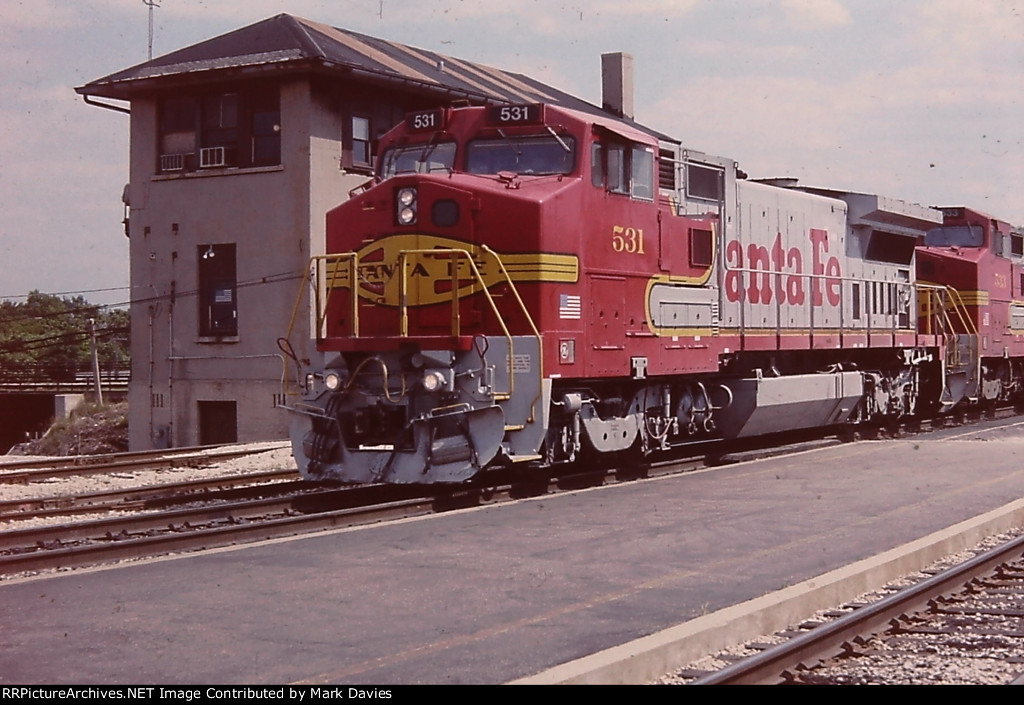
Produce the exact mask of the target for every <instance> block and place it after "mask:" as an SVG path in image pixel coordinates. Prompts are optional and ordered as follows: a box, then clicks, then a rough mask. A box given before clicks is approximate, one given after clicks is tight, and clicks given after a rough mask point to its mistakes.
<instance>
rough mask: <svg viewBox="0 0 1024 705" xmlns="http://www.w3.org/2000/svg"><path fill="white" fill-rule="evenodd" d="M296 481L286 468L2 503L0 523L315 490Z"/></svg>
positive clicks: (293, 472) (307, 483)
mask: <svg viewBox="0 0 1024 705" xmlns="http://www.w3.org/2000/svg"><path fill="white" fill-rule="evenodd" d="M297 477H298V473H297V472H296V471H295V470H294V469H293V468H289V469H285V470H268V471H265V472H253V473H245V474H241V475H224V476H219V477H211V478H204V479H198V480H186V481H183V482H173V483H163V484H157V485H147V486H144V487H126V488H122V489H112V490H103V491H99V492H87V493H79V494H73V495H58V496H51V497H28V498H23V499H9V500H2V501H0V522H18V521H26V520H31V519H42V518H51V517H65V516H74V515H79V514H96V513H99V512H123V511H142V510H146V509H157V508H166V507H169V506H173V505H181V504H184V503H187V502H195V501H214V500H233V499H245V498H249V497H254V496H265V495H267V494H268V493H270V494H274V493H276V494H284V493H286V492H291V491H296V490H301V489H307V490H308V489H310V488H312V487H315V483H312V482H306V481H303V480H298V479H296V478H297Z"/></svg>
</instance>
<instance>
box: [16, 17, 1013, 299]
mask: <svg viewBox="0 0 1024 705" xmlns="http://www.w3.org/2000/svg"><path fill="white" fill-rule="evenodd" d="M157 1H158V2H159V5H160V6H159V8H157V9H155V10H154V12H153V18H154V38H153V55H154V56H160V55H162V54H166V53H168V52H171V51H175V50H177V49H180V48H182V47H185V46H189V45H191V44H195V43H197V42H200V41H203V40H205V39H209V38H211V37H214V36H217V35H219V34H223V33H225V32H229V31H232V30H234V29H237V28H239V27H243V26H245V25H248V24H252V23H254V22H258V21H260V20H262V19H266V18H268V17H272V16H274V15H276V14H279V13H282V12H286V13H289V14H292V15H296V16H299V17H304V18H306V19H310V20H314V21H318V22H323V23H326V24H330V25H333V26H336V27H343V28H346V29H351V30H355V31H357V32H362V33H365V34H370V35H373V36H377V37H381V38H384V39H389V40H392V41H396V42H400V43H403V44H409V45H412V46H416V47H420V48H423V49H429V50H432V51H436V52H439V53H442V54H446V55H450V56H455V57H459V58H462V59H467V60H470V61H475V62H478V63H483V64H487V65H491V66H496V67H500V68H502V69H506V70H510V71H515V72H520V73H524V74H528V75H530V76H533V77H534V78H537V79H538V80H540V81H543V82H545V83H548V84H550V85H553V86H556V87H558V88H560V89H562V90H564V91H567V92H569V93H572V94H574V95H577V96H579V97H580V98H583V99H584V100H588V101H590V102H593V103H598V104H600V101H601V87H600V80H601V71H600V55H601V54H602V53H606V52H613V51H624V52H627V53H630V54H632V55H633V57H634V71H635V91H636V95H635V114H636V119H637V120H638V121H639V122H640V123H642V124H645V125H648V126H650V127H652V128H655V129H657V130H659V131H661V132H664V133H666V134H669V135H672V136H675V137H677V138H678V139H680V140H681V142H682V143H683V145H684V146H686V147H688V148H691V149H695V150H698V151H703V152H708V153H711V154H716V155H720V156H726V157H729V158H732V159H734V160H735V161H737V162H738V163H739V166H740V168H741V169H743V170H744V171H745V172H746V173H748V174H749V175H750V176H751V177H752V178H762V177H779V176H788V177H795V178H798V179H799V180H800V182H801V183H803V184H806V185H810V186H820V187H827V188H835V189H848V190H853V191H861V192H867V193H878V194H881V195H884V196H888V197H893V198H900V199H903V200H906V201H910V202H913V203H920V204H923V205H931V206H952V205H967V206H971V207H973V208H976V209H978V210H982V211H984V212H987V213H989V214H990V215H992V216H993V217H997V218H1000V219H1002V220H1007V221H1010V222H1011V223H1015V224H1018V225H1024V110H1022V108H1024V105H1022V103H1024V0H630V1H629V2H623V1H622V0H616V1H612V0H593V1H591V2H583V1H580V0H577V1H575V2H561V1H560V0H515V2H494V1H493V0H157ZM0 18H2V20H0V70H2V72H3V73H2V75H3V76H4V82H3V84H4V89H3V91H0V262H2V266H0V299H5V298H7V299H13V300H18V299H16V298H15V297H18V296H24V295H25V294H27V293H28V292H29V291H30V290H39V291H43V292H46V293H54V294H62V295H76V294H78V293H81V294H82V295H84V296H85V297H86V299H88V300H89V301H92V302H96V303H101V304H119V303H123V302H127V301H129V300H130V292H129V288H128V287H129V281H128V240H127V238H125V236H124V232H123V229H122V226H121V219H122V218H123V216H124V213H123V207H122V205H121V194H122V191H123V189H124V185H125V182H126V180H127V178H128V121H129V118H128V116H127V115H123V114H120V113H115V112H112V111H109V110H104V109H101V108H96V107H92V106H89V105H86V104H85V103H84V102H83V101H82V98H81V97H80V96H78V95H77V94H76V93H75V92H74V88H75V87H76V86H81V85H84V84H86V83H88V82H90V81H92V80H95V79H98V78H101V77H104V76H106V75H109V74H111V73H114V72H116V71H119V70H121V69H124V68H127V67H129V66H133V65H135V64H139V63H142V62H144V61H145V60H146V58H147V51H148V41H149V10H148V8H147V6H146V4H145V2H144V1H143V0H77V1H76V0H0Z"/></svg>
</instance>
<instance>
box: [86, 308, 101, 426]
mask: <svg viewBox="0 0 1024 705" xmlns="http://www.w3.org/2000/svg"><path fill="white" fill-rule="evenodd" d="M88 330H89V347H90V348H91V350H92V381H93V386H94V388H95V389H96V403H97V404H98V405H99V406H103V387H102V385H100V356H99V351H98V350H97V349H96V319H94V318H90V319H89V328H88Z"/></svg>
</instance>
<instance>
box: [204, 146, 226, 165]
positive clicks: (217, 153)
mask: <svg viewBox="0 0 1024 705" xmlns="http://www.w3.org/2000/svg"><path fill="white" fill-rule="evenodd" d="M226 157H227V155H226V154H225V150H224V148H223V147H203V148H202V149H200V150H199V168H200V169H207V168H210V167H215V166H227V158H226Z"/></svg>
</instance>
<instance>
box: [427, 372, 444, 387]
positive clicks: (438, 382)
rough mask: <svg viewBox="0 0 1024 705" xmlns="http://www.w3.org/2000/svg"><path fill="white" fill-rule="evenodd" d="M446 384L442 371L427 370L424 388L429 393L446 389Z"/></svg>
mask: <svg viewBox="0 0 1024 705" xmlns="http://www.w3.org/2000/svg"><path fill="white" fill-rule="evenodd" d="M445 382H446V380H445V378H444V373H443V372H441V371H440V370H427V371H426V372H424V373H423V388H424V389H426V390H427V391H428V392H436V391H438V390H439V389H444V386H445Z"/></svg>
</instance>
